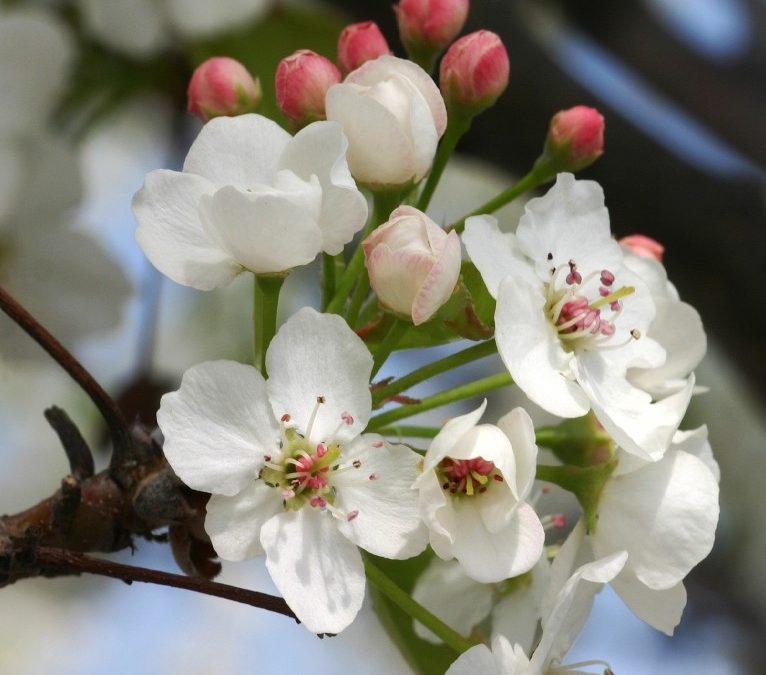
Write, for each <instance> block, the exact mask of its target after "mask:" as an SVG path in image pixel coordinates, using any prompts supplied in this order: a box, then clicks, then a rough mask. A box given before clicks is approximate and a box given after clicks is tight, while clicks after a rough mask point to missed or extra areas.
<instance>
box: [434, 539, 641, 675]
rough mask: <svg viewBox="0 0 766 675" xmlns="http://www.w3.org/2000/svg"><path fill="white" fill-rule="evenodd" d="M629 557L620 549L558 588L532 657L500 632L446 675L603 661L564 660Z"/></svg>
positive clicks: (521, 673)
mask: <svg viewBox="0 0 766 675" xmlns="http://www.w3.org/2000/svg"><path fill="white" fill-rule="evenodd" d="M627 557H628V554H627V553H626V552H625V551H620V552H619V553H614V554H612V555H610V556H607V557H605V558H601V559H599V560H596V561H594V562H591V563H587V564H585V565H583V566H582V567H580V568H578V569H577V570H576V571H575V573H574V574H572V576H571V577H569V579H567V581H566V583H565V584H564V585H563V587H561V588H560V589H557V590H556V592H555V594H554V595H553V596H552V602H551V606H550V611H548V612H547V613H546V614H545V615H544V616H543V632H542V635H541V637H540V642H539V643H538V644H537V647H536V648H535V650H534V652H533V653H532V655H531V658H530V657H528V656H527V654H526V653H525V652H524V649H523V648H522V646H521V645H519V644H515V645H511V643H510V642H509V641H508V639H507V638H506V637H504V636H503V635H496V636H495V637H494V638H493V640H492V649H491V650H490V649H489V648H488V647H487V646H486V645H476V646H475V647H472V648H471V649H469V650H468V651H466V652H464V653H463V654H461V655H460V656H459V657H458V659H457V660H456V661H455V662H454V663H453V664H452V665H451V666H450V667H449V669H448V670H447V673H446V675H475V674H476V673H482V675H543V674H544V673H551V674H552V673H565V672H572V669H573V668H574V667H577V666H584V665H594V664H596V663H602V662H600V661H591V662H588V663H587V664H586V663H581V664H572V665H569V666H562V665H561V660H562V659H563V658H564V656H565V655H566V653H567V652H568V651H569V648H570V647H571V646H572V644H573V643H574V641H575V639H576V638H577V636H578V635H579V633H580V631H581V630H582V627H583V625H584V624H585V620H586V619H587V618H588V614H589V613H590V610H591V607H592V605H593V599H594V597H595V595H596V593H598V592H599V591H600V590H601V588H602V587H603V585H604V584H605V583H608V582H609V581H611V580H612V579H614V577H615V576H616V575H617V574H619V572H620V570H621V569H622V568H623V566H624V565H625V560H626V559H627ZM602 665H606V664H603V663H602Z"/></svg>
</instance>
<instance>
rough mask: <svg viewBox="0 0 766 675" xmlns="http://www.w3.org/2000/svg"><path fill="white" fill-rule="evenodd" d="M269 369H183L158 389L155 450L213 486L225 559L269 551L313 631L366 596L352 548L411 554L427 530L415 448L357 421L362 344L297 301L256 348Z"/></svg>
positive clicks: (363, 378) (210, 513)
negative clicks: (159, 443) (177, 381)
mask: <svg viewBox="0 0 766 675" xmlns="http://www.w3.org/2000/svg"><path fill="white" fill-rule="evenodd" d="M266 361H267V369H268V372H269V380H268V381H267V382H266V381H264V379H263V377H262V376H261V375H260V373H259V372H258V371H257V370H256V369H255V368H252V367H250V366H246V365H242V364H238V363H234V362H231V361H214V362H208V363H203V364H201V365H198V366H195V367H194V368H192V369H190V370H189V371H187V373H186V374H185V375H184V378H183V381H182V383H181V388H180V389H179V391H178V392H175V393H172V394H167V395H166V396H164V397H163V399H162V405H161V407H160V411H159V414H158V422H159V425H160V428H161V429H162V432H163V434H164V435H165V446H164V450H165V455H166V456H167V458H168V461H169V462H170V464H171V466H172V467H173V469H174V471H175V472H176V473H177V474H178V476H179V477H180V478H181V480H183V481H184V482H185V483H186V484H187V485H189V486H190V487H192V488H194V489H197V490H203V491H205V492H210V493H212V495H213V496H212V497H211V498H210V501H209V502H208V505H207V519H206V521H205V528H206V529H207V532H208V534H209V535H210V539H211V541H212V543H213V547H214V548H215V550H216V552H217V553H218V554H219V555H220V556H221V557H222V558H224V559H226V560H243V559H245V558H251V557H254V556H258V555H261V554H263V553H265V554H266V567H267V568H268V570H269V573H270V574H271V577H272V579H273V580H274V583H275V584H276V586H277V588H278V589H279V590H280V591H281V593H282V595H283V596H284V597H285V600H286V601H287V603H288V604H289V605H290V607H291V608H292V609H293V610H294V611H295V613H296V615H297V616H298V618H299V619H300V620H301V621H302V622H303V624H304V625H305V626H306V628H308V629H309V630H311V631H313V632H315V633H337V632H339V631H341V630H343V629H344V628H345V627H346V626H348V625H349V624H350V623H351V621H352V620H353V619H354V617H355V616H356V614H357V612H358V611H359V608H360V607H361V605H362V600H363V597H364V585H365V576H364V568H363V564H362V557H361V555H360V553H359V550H358V549H357V546H361V547H362V548H364V549H365V550H367V551H370V552H371V553H374V554H375V555H381V556H385V557H387V558H408V557H411V556H413V555H416V554H417V553H419V552H420V551H422V549H423V548H424V547H425V544H426V535H425V528H423V526H422V523H421V522H420V518H419V516H418V511H417V502H416V495H415V492H414V491H413V490H410V489H409V488H410V485H411V484H412V481H413V480H414V478H415V476H416V473H417V470H416V465H417V462H418V459H419V458H418V455H416V454H415V453H414V452H412V451H411V450H409V449H408V448H406V447H404V446H401V445H388V444H386V443H385V442H384V441H383V440H382V439H381V437H380V436H376V435H373V434H367V435H363V436H360V435H359V432H360V431H361V430H362V429H364V427H365V426H366V425H367V421H368V420H369V417H370V413H371V398H370V391H369V376H370V371H371V369H372V358H371V357H370V354H369V352H368V351H367V348H366V347H365V346H364V343H363V342H362V341H361V340H360V339H359V338H358V337H357V336H356V335H355V334H354V333H353V331H351V329H349V327H348V326H347V325H346V323H345V322H344V321H343V319H341V318H340V317H337V316H333V315H324V314H318V313H317V312H315V311H314V310H313V309H310V308H304V309H302V310H300V311H299V312H297V313H296V314H295V315H293V316H292V317H291V318H290V319H289V320H288V321H287V322H286V323H285V324H284V325H283V326H282V327H281V329H280V330H279V332H278V333H277V335H276V336H275V338H274V340H273V341H272V343H271V346H270V347H269V350H268V353H267V355H266Z"/></svg>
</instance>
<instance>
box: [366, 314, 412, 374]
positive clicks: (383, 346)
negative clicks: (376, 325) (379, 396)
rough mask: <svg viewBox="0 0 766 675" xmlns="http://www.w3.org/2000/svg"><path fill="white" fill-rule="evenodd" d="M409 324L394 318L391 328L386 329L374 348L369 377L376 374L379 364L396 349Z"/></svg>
mask: <svg viewBox="0 0 766 675" xmlns="http://www.w3.org/2000/svg"><path fill="white" fill-rule="evenodd" d="M409 328H410V324H409V323H407V322H406V321H402V320H401V319H394V322H393V324H391V328H389V329H388V332H387V333H386V336H385V337H384V338H383V340H382V341H381V343H380V344H379V345H378V348H377V349H376V350H375V357H374V359H373V364H372V373H370V379H372V378H373V377H375V376H376V375H377V374H378V371H379V370H380V368H381V366H382V365H383V364H384V363H385V362H386V359H387V358H388V357H389V356H390V355H391V352H392V351H394V349H396V345H398V344H399V340H401V339H402V338H403V337H404V334H405V333H406V332H407V331H408V330H409Z"/></svg>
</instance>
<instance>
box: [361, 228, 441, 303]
mask: <svg viewBox="0 0 766 675" xmlns="http://www.w3.org/2000/svg"><path fill="white" fill-rule="evenodd" d="M366 265H367V270H368V272H369V274H370V285H371V286H372V288H373V290H374V291H375V292H376V293H377V294H378V299H379V300H380V302H381V303H382V304H383V305H384V306H385V307H387V308H389V309H392V310H394V311H395V312H398V313H399V314H404V315H405V316H411V315H412V312H413V304H414V302H415V300H416V299H417V295H418V292H419V290H420V288H421V286H422V284H423V283H424V282H425V280H426V279H427V278H428V274H429V271H430V270H431V269H432V268H433V267H434V260H433V256H431V255H430V254H428V253H426V252H421V251H413V250H411V249H408V248H400V249H392V248H391V247H390V246H389V245H388V244H386V243H382V244H378V245H377V246H376V247H375V248H373V249H372V251H371V252H370V254H369V255H368V256H367V262H366Z"/></svg>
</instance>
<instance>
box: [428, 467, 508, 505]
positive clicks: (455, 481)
mask: <svg viewBox="0 0 766 675" xmlns="http://www.w3.org/2000/svg"><path fill="white" fill-rule="evenodd" d="M437 475H438V476H439V482H440V483H441V486H442V489H443V490H444V491H445V492H449V493H450V494H452V495H455V496H458V495H465V496H467V497H473V496H475V495H480V494H484V493H485V492H486V491H487V490H488V489H489V486H490V485H491V484H492V481H497V482H498V483H502V481H503V476H502V474H501V473H500V472H499V471H498V470H497V469H496V468H495V465H494V463H493V462H490V461H489V460H486V459H484V458H483V457H474V458H473V459H452V458H451V457H445V458H444V459H443V460H442V461H441V463H440V464H439V466H438V467H437Z"/></svg>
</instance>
